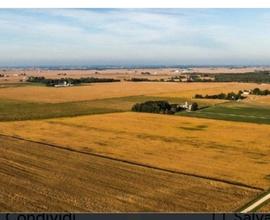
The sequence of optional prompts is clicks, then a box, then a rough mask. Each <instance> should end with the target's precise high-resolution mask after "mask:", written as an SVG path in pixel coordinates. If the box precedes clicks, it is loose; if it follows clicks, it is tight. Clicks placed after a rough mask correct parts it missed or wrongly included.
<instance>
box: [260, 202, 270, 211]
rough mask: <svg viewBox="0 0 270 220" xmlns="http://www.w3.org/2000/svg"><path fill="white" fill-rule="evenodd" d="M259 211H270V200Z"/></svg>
mask: <svg viewBox="0 0 270 220" xmlns="http://www.w3.org/2000/svg"><path fill="white" fill-rule="evenodd" d="M257 211H258V212H267V213H269V212H270V201H268V202H267V203H266V204H265V205H264V206H263V207H261V208H260V209H259V210H257Z"/></svg>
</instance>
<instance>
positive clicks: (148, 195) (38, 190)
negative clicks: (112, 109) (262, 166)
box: [0, 136, 258, 212]
mask: <svg viewBox="0 0 270 220" xmlns="http://www.w3.org/2000/svg"><path fill="white" fill-rule="evenodd" d="M25 146H27V147H25ZM41 149H42V150H41ZM0 156H1V160H0V164H1V166H0V191H1V194H0V207H1V211H14V212H16V211H23V212H34V211H37V212H38V211H58V212H59V211H69V212H71V211H76V212H78V211H82V212H83V211H84V212H85V211H90V212H91V211H92V212H108V211H109V212H113V211H114V212H115V211H117V212H119V211H120V212H127V211H144V212H148V211H178V212H179V211H229V210H234V209H236V208H237V207H238V206H239V205H241V204H242V203H244V202H246V201H248V200H249V199H251V198H252V197H254V196H256V195H257V193H258V191H256V190H252V189H248V188H245V187H239V186H235V185H231V184H224V183H220V182H216V181H211V180H205V179H200V178H196V177H190V176H185V175H175V174H171V173H168V172H164V171H159V170H154V169H150V168H146V167H142V166H134V165H130V164H127V163H123V162H120V161H116V160H110V159H106V158H101V157H96V156H91V155H85V154H82V153H78V152H71V151H68V150H64V149H59V148H53V147H50V146H47V145H42V144H37V143H31V142H26V141H22V140H16V139H13V138H7V137H2V136H1V137H0ZM209 201H210V202H209Z"/></svg>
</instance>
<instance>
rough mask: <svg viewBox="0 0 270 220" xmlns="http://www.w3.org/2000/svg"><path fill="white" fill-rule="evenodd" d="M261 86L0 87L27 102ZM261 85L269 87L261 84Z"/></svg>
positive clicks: (5, 95) (8, 96) (0, 93)
mask: <svg viewBox="0 0 270 220" xmlns="http://www.w3.org/2000/svg"><path fill="white" fill-rule="evenodd" d="M255 87H258V85H257V84H255V83H173V82H168V83H166V82H140V83H138V82H119V83H116V82H115V83H96V84H90V85H85V86H74V87H68V88H54V87H53V88H48V87H44V86H26V87H16V88H2V89H0V97H1V99H2V100H20V101H27V102H45V103H60V102H75V101H86V100H96V99H107V98H117V97H127V96H140V95H146V96H158V97H181V98H192V96H194V95H195V94H196V93H199V92H201V91H203V92H204V93H206V94H207V93H209V94H211V93H219V92H222V91H237V92H238V91H239V90H241V89H249V88H255ZM260 88H270V87H269V86H268V87H266V86H263V85H262V86H261V87H260Z"/></svg>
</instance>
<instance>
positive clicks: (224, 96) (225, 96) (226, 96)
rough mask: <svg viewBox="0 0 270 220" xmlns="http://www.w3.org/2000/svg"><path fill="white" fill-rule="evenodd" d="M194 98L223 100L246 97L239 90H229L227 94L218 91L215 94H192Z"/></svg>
mask: <svg viewBox="0 0 270 220" xmlns="http://www.w3.org/2000/svg"><path fill="white" fill-rule="evenodd" d="M194 98H195V99H225V100H239V99H245V98H246V97H245V96H243V95H242V92H241V91H239V92H238V93H234V92H230V93H228V94H225V93H220V94H216V95H205V96H203V95H200V94H196V95H195V96H194Z"/></svg>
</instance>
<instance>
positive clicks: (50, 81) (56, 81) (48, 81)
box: [27, 76, 120, 86]
mask: <svg viewBox="0 0 270 220" xmlns="http://www.w3.org/2000/svg"><path fill="white" fill-rule="evenodd" d="M27 82H32V83H42V84H46V86H55V85H60V84H64V83H68V84H73V85H76V84H81V83H104V82H120V80H118V79H111V78H94V77H86V78H79V79H74V78H61V79H46V78H45V77H43V76H31V77H29V78H28V79H27Z"/></svg>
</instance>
